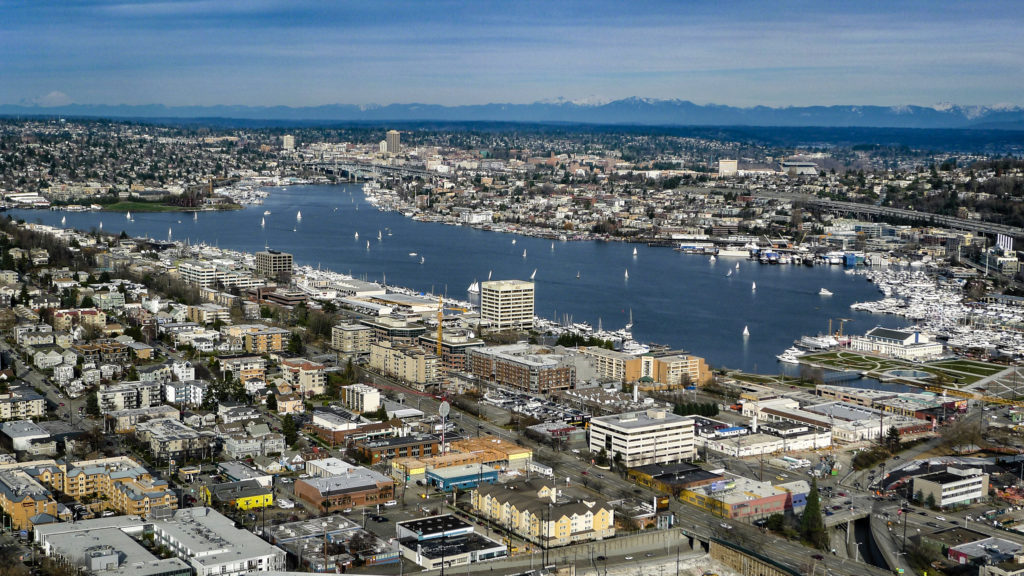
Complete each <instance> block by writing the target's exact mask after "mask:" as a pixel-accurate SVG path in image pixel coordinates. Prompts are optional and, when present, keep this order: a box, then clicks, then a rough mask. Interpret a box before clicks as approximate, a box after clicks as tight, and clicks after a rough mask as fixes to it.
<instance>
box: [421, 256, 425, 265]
mask: <svg viewBox="0 0 1024 576" xmlns="http://www.w3.org/2000/svg"><path fill="white" fill-rule="evenodd" d="M424 261H426V258H424V257H423V256H420V264H423V262H424Z"/></svg>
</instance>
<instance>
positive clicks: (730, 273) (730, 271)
mask: <svg viewBox="0 0 1024 576" xmlns="http://www.w3.org/2000/svg"><path fill="white" fill-rule="evenodd" d="M729 276H732V270H729V272H728V273H727V274H726V275H725V277H726V278H728V277H729Z"/></svg>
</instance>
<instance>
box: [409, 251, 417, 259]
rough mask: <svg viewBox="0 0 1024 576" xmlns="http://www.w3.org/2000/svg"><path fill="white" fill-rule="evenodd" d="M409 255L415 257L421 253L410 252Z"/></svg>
mask: <svg viewBox="0 0 1024 576" xmlns="http://www.w3.org/2000/svg"><path fill="white" fill-rule="evenodd" d="M409 256H411V257H413V258H415V257H417V256H419V254H417V253H415V252H409Z"/></svg>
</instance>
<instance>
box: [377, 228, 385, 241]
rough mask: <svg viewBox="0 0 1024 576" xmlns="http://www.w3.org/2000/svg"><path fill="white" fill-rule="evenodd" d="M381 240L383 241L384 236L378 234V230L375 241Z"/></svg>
mask: <svg viewBox="0 0 1024 576" xmlns="http://www.w3.org/2000/svg"><path fill="white" fill-rule="evenodd" d="M383 239H384V235H383V234H381V233H380V230H377V241H378V242H380V241H381V240H383Z"/></svg>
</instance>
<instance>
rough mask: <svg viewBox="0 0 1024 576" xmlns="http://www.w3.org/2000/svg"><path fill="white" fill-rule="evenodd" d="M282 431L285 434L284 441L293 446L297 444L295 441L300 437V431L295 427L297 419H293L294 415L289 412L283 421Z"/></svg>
mask: <svg viewBox="0 0 1024 576" xmlns="http://www.w3.org/2000/svg"><path fill="white" fill-rule="evenodd" d="M281 433H282V434H284V443H285V444H287V445H289V446H291V445H292V444H295V441H296V440H298V439H299V431H298V429H297V428H296V427H295V420H294V419H292V415H291V414H288V415H287V416H285V417H284V420H282V421H281Z"/></svg>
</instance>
